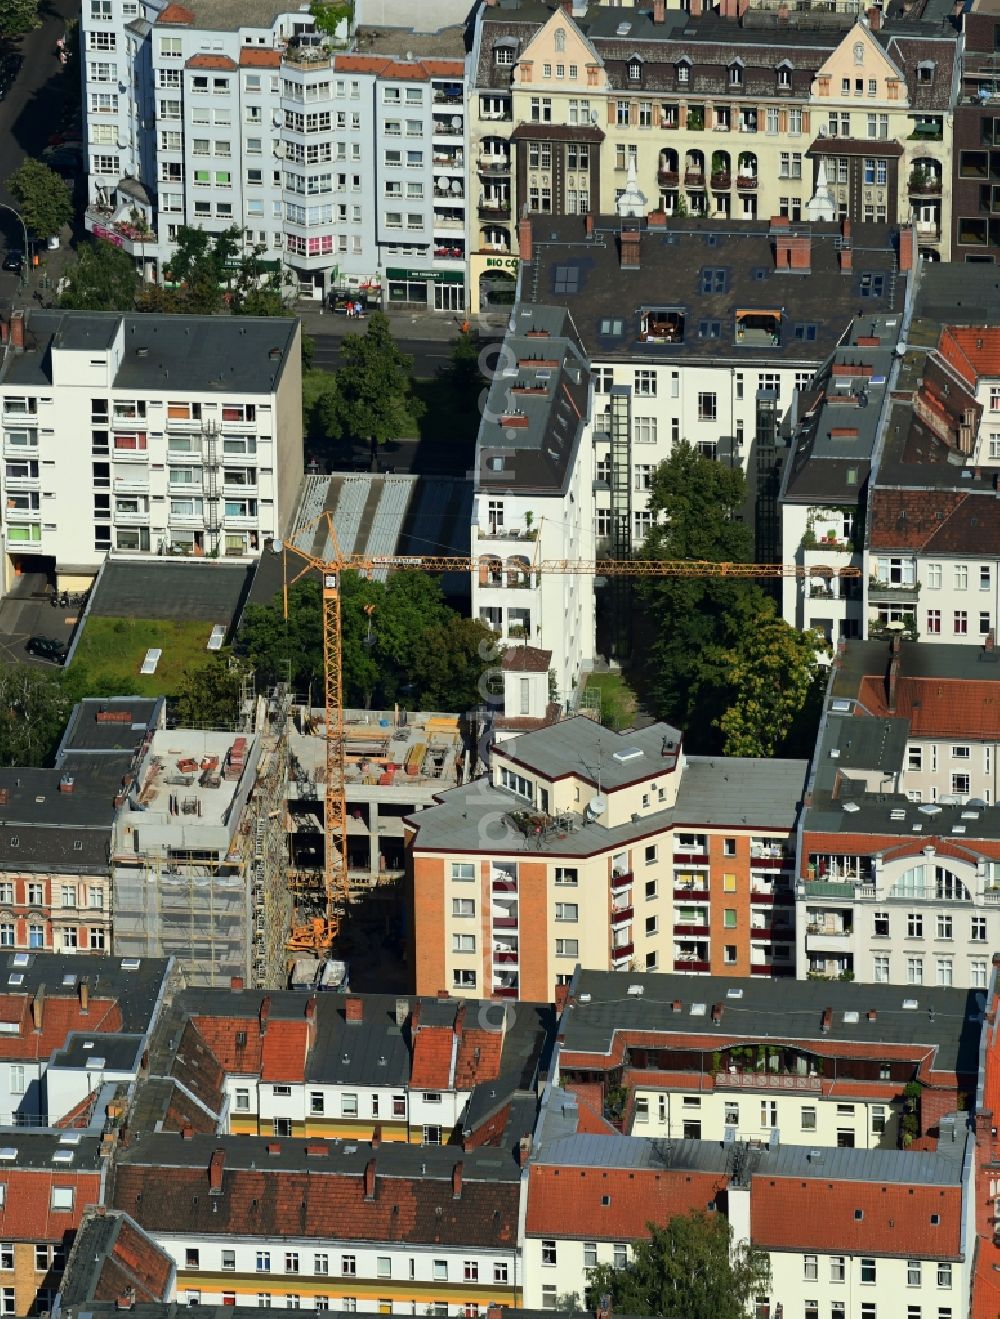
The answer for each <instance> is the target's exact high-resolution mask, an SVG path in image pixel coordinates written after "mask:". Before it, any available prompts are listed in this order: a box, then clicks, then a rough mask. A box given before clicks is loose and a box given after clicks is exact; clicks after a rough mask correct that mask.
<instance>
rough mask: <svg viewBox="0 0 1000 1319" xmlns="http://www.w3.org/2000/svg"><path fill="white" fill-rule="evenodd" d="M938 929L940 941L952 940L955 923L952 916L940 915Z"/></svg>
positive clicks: (937, 923)
mask: <svg viewBox="0 0 1000 1319" xmlns="http://www.w3.org/2000/svg"><path fill="white" fill-rule="evenodd" d="M936 927H937V938H938V939H950V938H952V931H953V922H952V918H951V917H950V916H946V915H940V914H939V915H938V918H937V922H936Z"/></svg>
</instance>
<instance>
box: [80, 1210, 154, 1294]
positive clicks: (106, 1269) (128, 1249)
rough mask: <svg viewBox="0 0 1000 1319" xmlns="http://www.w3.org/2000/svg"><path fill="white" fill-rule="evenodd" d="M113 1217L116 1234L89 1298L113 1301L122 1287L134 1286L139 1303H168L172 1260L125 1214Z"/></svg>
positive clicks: (120, 1292) (122, 1289)
mask: <svg viewBox="0 0 1000 1319" xmlns="http://www.w3.org/2000/svg"><path fill="white" fill-rule="evenodd" d="M115 1217H117V1218H118V1222H119V1227H118V1231H117V1234H116V1236H115V1239H114V1241H113V1243H112V1245H111V1248H110V1250H109V1251H108V1253H107V1254H106V1255H105V1257H104V1259H103V1261H102V1264H101V1272H100V1276H99V1277H98V1279H97V1283H96V1286H95V1288H94V1291H93V1297H92V1299H93V1300H95V1301H117V1300H118V1298H119V1297H120V1296H121V1294H122V1292H123V1291H124V1290H125V1288H126V1287H134V1288H135V1299H136V1300H137V1301H139V1302H142V1301H169V1300H170V1299H171V1296H170V1291H171V1286H172V1283H173V1278H174V1262H173V1260H172V1259H171V1257H170V1256H169V1255H168V1254H167V1253H166V1251H165V1250H161V1248H160V1247H159V1246H158V1245H157V1244H156V1242H155V1241H153V1240H151V1239H150V1238H149V1237H148V1236H147V1235H146V1233H145V1232H143V1230H142V1229H141V1228H140V1227H139V1225H138V1224H137V1223H135V1222H134V1221H133V1220H132V1219H131V1218H129V1216H128V1215H127V1214H120V1215H115Z"/></svg>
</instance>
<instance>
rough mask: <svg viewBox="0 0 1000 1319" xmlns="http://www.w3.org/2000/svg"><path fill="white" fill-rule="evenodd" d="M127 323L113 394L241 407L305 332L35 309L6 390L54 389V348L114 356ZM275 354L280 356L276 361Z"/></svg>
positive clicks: (231, 319)
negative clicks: (172, 393)
mask: <svg viewBox="0 0 1000 1319" xmlns="http://www.w3.org/2000/svg"><path fill="white" fill-rule="evenodd" d="M241 3H242V0H241ZM279 12H280V11H279ZM244 25H245V24H244ZM122 322H124V354H123V357H122V362H121V365H120V367H119V368H118V371H117V373H116V375H115V379H114V381H113V385H112V387H113V388H114V389H137V390H149V389H166V388H168V387H169V386H170V385H171V384H174V385H176V386H177V387H178V388H181V389H183V390H184V391H185V392H186V393H188V394H191V393H196V392H197V393H215V394H226V395H234V391H236V392H235V397H236V398H237V399H238V398H239V394H240V393H243V394H250V395H256V394H267V393H272V392H273V391H274V390H275V389H276V388H277V385H278V380H279V379H280V377H281V374H282V372H283V370H284V367H285V362H286V361H287V360H288V355H289V353H290V352H291V351H292V350H293V347H294V344H295V336H296V332H297V330H298V321H297V320H293V319H290V318H286V317H268V316H164V315H156V314H151V315H131V314H128V315H122V314H121V313H119V312H77V311H43V310H40V309H38V308H28V309H27V310H26V311H25V350H24V352H23V353H13V352H8V353H7V354H5V356H4V358H3V363H2V366H0V384H4V385H24V386H25V387H32V386H34V387H45V386H46V385H51V384H52V356H51V350H52V349H53V348H57V349H58V348H65V349H69V350H73V351H80V352H86V351H96V350H98V349H107V347H108V346H109V344H110V342H111V340H112V339H113V337H114V335H115V333H116V332H117V329H118V326H119V325H120V324H121V323H122ZM272 349H274V350H277V356H276V357H274V358H272V357H271V351H272ZM140 350H141V352H142V356H140V355H139V354H140Z"/></svg>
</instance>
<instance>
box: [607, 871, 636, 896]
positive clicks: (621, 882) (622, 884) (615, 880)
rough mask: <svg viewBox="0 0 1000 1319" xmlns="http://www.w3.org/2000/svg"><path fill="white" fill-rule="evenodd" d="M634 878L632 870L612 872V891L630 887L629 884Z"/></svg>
mask: <svg viewBox="0 0 1000 1319" xmlns="http://www.w3.org/2000/svg"><path fill="white" fill-rule="evenodd" d="M632 879H633V875H632V872H631V870H620V871H619V872H618V873H617V874H615V873H614V872H612V875H611V889H612V892H613V891H614V890H615V889H623V888H628V886H629V884H631V883H632Z"/></svg>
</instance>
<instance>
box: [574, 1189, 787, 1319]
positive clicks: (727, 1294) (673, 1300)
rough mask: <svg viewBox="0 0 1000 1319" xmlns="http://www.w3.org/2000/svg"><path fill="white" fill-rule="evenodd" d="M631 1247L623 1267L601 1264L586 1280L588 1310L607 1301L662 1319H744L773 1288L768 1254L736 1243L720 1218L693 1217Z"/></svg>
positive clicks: (617, 1308)
mask: <svg viewBox="0 0 1000 1319" xmlns="http://www.w3.org/2000/svg"><path fill="white" fill-rule="evenodd" d="M649 1230H650V1235H649V1239H648V1240H645V1241H637V1242H636V1243H635V1245H634V1246H633V1258H632V1260H631V1261H630V1262H629V1263H628V1264H626V1265H624V1266H623V1267H621V1268H615V1267H614V1266H613V1265H610V1264H600V1265H598V1266H597V1268H596V1269H593V1270H592V1271H591V1275H590V1279H591V1281H590V1308H591V1309H592V1310H593V1309H594V1308H596V1306H597V1304H598V1302H599V1299H600V1298H601V1297H603V1296H608V1297H610V1300H611V1308H612V1311H614V1312H618V1313H622V1314H633V1315H657V1316H660V1319H746V1316H747V1315H748V1314H749V1313H750V1309H751V1306H752V1304H753V1302H754V1300H755V1298H756V1297H757V1296H760V1295H766V1294H767V1292H768V1291H769V1290H770V1285H771V1265H770V1261H769V1260H768V1258H767V1255H766V1254H764V1252H763V1251H760V1250H757V1249H756V1248H755V1247H753V1246H748V1245H746V1244H744V1243H740V1244H739V1245H737V1246H736V1247H735V1249H734V1248H733V1232H732V1228H731V1227H730V1225H729V1222H728V1220H727V1219H726V1218H725V1216H724V1215H723V1214H719V1213H716V1214H704V1213H691V1214H683V1215H680V1216H678V1217H677V1218H672V1219H671V1220H670V1221H669V1223H667V1225H666V1226H665V1227H656V1226H654V1225H653V1224H652V1223H650V1224H649Z"/></svg>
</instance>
